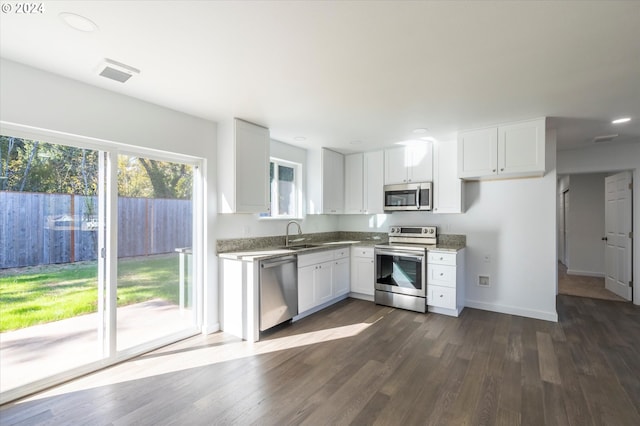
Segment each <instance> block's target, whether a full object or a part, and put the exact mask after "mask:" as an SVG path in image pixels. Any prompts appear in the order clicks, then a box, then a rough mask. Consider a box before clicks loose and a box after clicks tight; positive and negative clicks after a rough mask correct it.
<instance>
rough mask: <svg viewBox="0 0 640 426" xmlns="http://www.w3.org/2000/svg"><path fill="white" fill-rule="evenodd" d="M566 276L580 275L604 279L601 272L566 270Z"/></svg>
mask: <svg viewBox="0 0 640 426" xmlns="http://www.w3.org/2000/svg"><path fill="white" fill-rule="evenodd" d="M567 275H582V276H585V277H598V278H604V276H605V274H604V273H603V272H592V271H579V270H576V269H567Z"/></svg>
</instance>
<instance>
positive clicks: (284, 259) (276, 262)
mask: <svg viewBox="0 0 640 426" xmlns="http://www.w3.org/2000/svg"><path fill="white" fill-rule="evenodd" d="M295 260H296V257H295V256H287V257H279V258H277V259H274V260H263V261H262V262H260V267H261V268H264V269H267V268H274V267H276V266H281V265H284V264H285V263H291V262H293V261H295Z"/></svg>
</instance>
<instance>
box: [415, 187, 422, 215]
mask: <svg viewBox="0 0 640 426" xmlns="http://www.w3.org/2000/svg"><path fill="white" fill-rule="evenodd" d="M420 192H422V191H420V186H418V189H416V210H420Z"/></svg>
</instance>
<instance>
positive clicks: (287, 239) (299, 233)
mask: <svg viewBox="0 0 640 426" xmlns="http://www.w3.org/2000/svg"><path fill="white" fill-rule="evenodd" d="M292 223H295V224H296V225H297V226H298V235H302V228H300V224H299V223H298V222H296V221H295V220H290V221H289V223H287V235H286V237H285V238H286V239H285V247H289V225H291V224H292Z"/></svg>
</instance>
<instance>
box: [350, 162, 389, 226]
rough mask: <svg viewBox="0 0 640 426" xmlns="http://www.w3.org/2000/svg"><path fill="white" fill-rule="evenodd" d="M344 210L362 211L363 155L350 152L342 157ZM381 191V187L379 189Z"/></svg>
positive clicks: (351, 211)
mask: <svg viewBox="0 0 640 426" xmlns="http://www.w3.org/2000/svg"><path fill="white" fill-rule="evenodd" d="M344 175H345V179H344V212H345V213H347V214H350V213H351V214H353V213H356V214H357V213H363V210H364V179H363V178H364V156H363V154H352V155H347V156H345V157H344ZM380 191H381V192H382V188H381V189H380Z"/></svg>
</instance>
